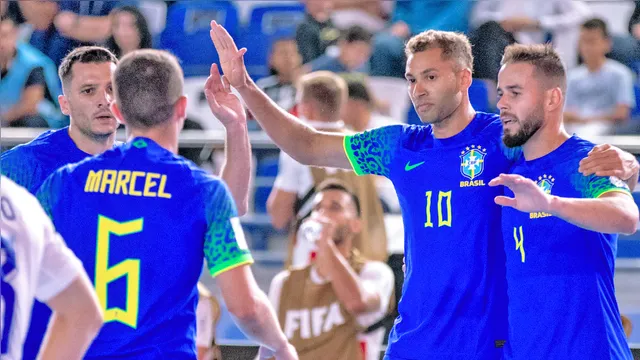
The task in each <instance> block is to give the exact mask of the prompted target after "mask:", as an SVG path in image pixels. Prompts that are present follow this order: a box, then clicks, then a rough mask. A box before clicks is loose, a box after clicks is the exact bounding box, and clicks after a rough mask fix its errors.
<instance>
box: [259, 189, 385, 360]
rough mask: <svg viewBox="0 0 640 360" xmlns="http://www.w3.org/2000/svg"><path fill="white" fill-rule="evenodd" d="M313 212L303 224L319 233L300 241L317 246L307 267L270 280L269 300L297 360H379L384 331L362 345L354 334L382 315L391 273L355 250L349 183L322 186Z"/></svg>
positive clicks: (355, 208) (355, 205)
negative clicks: (316, 229) (373, 339)
mask: <svg viewBox="0 0 640 360" xmlns="http://www.w3.org/2000/svg"><path fill="white" fill-rule="evenodd" d="M312 209H313V210H312V213H311V216H310V217H309V219H308V220H306V222H315V224H316V225H319V227H320V229H321V230H319V231H318V232H316V233H313V232H310V234H307V236H303V239H301V240H300V241H309V242H314V243H315V247H316V251H315V253H316V256H315V258H314V259H313V260H312V262H311V265H308V266H305V267H301V268H290V269H289V270H285V271H283V272H281V273H279V274H278V275H276V276H275V277H274V279H273V281H272V282H271V288H270V290H269V299H270V300H271V302H272V303H273V306H274V308H275V309H276V311H277V312H278V319H279V321H280V326H281V327H282V329H283V331H284V333H285V335H286V336H287V338H288V340H289V341H290V343H291V344H292V345H293V346H294V347H295V348H296V350H297V351H298V355H299V356H300V359H301V360H304V359H309V360H311V359H314V360H315V359H335V360H342V359H344V360H357V359H365V356H366V357H367V358H369V355H373V358H379V356H380V344H381V343H382V336H383V333H380V335H377V334H376V336H375V337H376V339H375V340H376V341H373V342H371V341H368V342H362V341H360V340H359V338H358V335H359V334H360V333H361V332H362V330H363V329H365V328H366V327H368V326H370V325H372V324H373V323H375V322H376V321H378V320H380V319H381V318H382V317H383V316H384V315H385V313H386V311H387V309H388V306H389V300H390V298H391V295H392V291H393V285H394V280H393V273H392V271H391V269H390V268H389V267H388V266H387V265H386V264H384V263H382V262H379V261H370V260H367V259H366V258H364V257H363V256H362V255H361V254H360V252H359V251H358V250H357V249H356V248H354V246H353V241H354V239H355V238H356V236H357V235H358V234H359V233H360V230H361V228H362V222H361V221H360V216H361V211H360V202H359V200H358V198H357V197H356V195H355V194H354V193H353V192H351V191H350V190H349V189H348V187H347V185H345V184H344V183H341V182H339V181H337V180H327V181H325V182H323V183H322V184H320V185H319V186H318V191H317V194H316V195H315V197H314V199H313V208H312ZM305 225H306V224H305V223H303V224H302V227H303V228H305V227H306V226H305Z"/></svg>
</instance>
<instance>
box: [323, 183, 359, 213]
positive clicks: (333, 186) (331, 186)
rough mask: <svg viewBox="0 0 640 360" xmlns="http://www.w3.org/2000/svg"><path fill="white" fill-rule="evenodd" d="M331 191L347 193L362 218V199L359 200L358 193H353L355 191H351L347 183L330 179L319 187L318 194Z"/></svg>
mask: <svg viewBox="0 0 640 360" xmlns="http://www.w3.org/2000/svg"><path fill="white" fill-rule="evenodd" d="M329 190H338V191H342V192H344V193H347V194H348V195H349V197H350V198H351V201H353V206H354V207H355V208H356V215H358V217H360V216H362V211H361V209H360V199H358V196H357V195H356V193H355V192H353V190H351V189H350V188H349V187H348V186H347V185H346V184H345V183H343V182H342V181H340V180H337V179H333V178H328V179H326V180H324V181H323V182H321V183H320V184H319V185H318V187H317V190H316V194H319V193H321V192H323V191H329Z"/></svg>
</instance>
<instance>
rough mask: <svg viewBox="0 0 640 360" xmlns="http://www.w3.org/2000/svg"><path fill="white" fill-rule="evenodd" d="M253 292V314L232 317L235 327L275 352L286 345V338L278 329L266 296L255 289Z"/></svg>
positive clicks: (278, 326) (274, 315)
mask: <svg viewBox="0 0 640 360" xmlns="http://www.w3.org/2000/svg"><path fill="white" fill-rule="evenodd" d="M256 290H257V291H254V292H253V294H254V295H253V296H254V301H255V308H254V311H253V313H251V314H249V315H247V316H233V318H234V320H235V322H236V325H238V327H240V329H241V330H242V332H243V333H244V334H245V335H247V336H248V337H250V338H253V339H254V340H256V341H257V342H259V343H260V344H261V345H263V346H265V347H267V348H269V349H272V350H275V349H280V348H282V347H284V346H286V344H287V338H286V337H285V336H284V333H283V332H282V330H281V329H280V324H279V323H278V320H277V317H276V314H275V312H274V311H273V308H272V307H271V305H270V303H269V300H268V299H267V297H266V295H265V294H264V293H263V292H262V291H260V290H259V289H256Z"/></svg>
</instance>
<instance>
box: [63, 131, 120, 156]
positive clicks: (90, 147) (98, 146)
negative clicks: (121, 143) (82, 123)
mask: <svg viewBox="0 0 640 360" xmlns="http://www.w3.org/2000/svg"><path fill="white" fill-rule="evenodd" d="M69 137H70V138H71V140H72V141H73V143H74V144H76V146H77V147H78V149H80V150H82V151H83V152H85V153H87V154H89V155H97V154H102V153H103V152H105V151H107V150H109V149H111V148H112V147H113V143H114V142H115V140H116V133H115V132H114V133H113V134H111V135H108V136H91V135H87V134H85V133H84V132H83V131H81V130H80V129H79V128H78V127H77V126H74V125H73V124H71V125H69Z"/></svg>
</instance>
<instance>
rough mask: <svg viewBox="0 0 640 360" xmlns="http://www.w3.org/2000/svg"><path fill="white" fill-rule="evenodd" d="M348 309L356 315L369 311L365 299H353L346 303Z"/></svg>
mask: <svg viewBox="0 0 640 360" xmlns="http://www.w3.org/2000/svg"><path fill="white" fill-rule="evenodd" d="M344 307H345V308H346V309H347V311H348V312H349V313H350V314H352V315H355V316H358V315H362V314H364V313H365V312H367V303H366V302H365V301H364V300H363V299H357V298H355V299H353V300H351V301H349V302H348V303H347V304H344Z"/></svg>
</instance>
